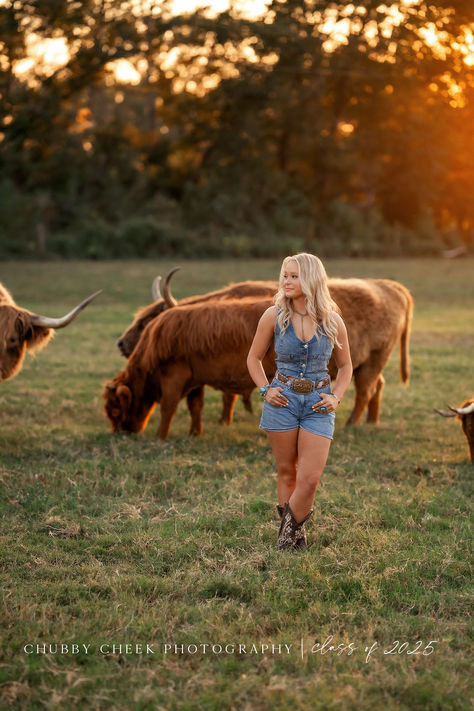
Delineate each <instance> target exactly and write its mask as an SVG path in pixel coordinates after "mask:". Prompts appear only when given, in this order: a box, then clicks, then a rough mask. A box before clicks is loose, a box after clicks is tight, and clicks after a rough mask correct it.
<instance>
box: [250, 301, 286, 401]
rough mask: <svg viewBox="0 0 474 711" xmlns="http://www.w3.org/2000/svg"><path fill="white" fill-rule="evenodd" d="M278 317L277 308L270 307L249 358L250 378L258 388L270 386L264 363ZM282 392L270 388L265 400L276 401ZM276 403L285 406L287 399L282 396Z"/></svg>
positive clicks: (260, 326)
mask: <svg viewBox="0 0 474 711" xmlns="http://www.w3.org/2000/svg"><path fill="white" fill-rule="evenodd" d="M276 316H277V310H276V306H270V308H268V309H267V310H266V311H265V313H264V314H263V315H262V317H261V319H260V321H259V322H258V326H257V330H256V332H255V336H254V339H253V342H252V345H251V346H250V350H249V354H248V356H247V368H248V371H249V373H250V377H251V378H252V380H253V382H254V383H255V385H256V386H257V387H258V388H261V387H262V386H263V385H268V379H267V376H266V374H265V371H264V369H263V365H262V361H263V359H264V358H265V354H266V352H267V350H268V347H269V345H270V342H271V340H272V338H273V332H274V330H275V322H276ZM281 390H282V388H269V389H268V390H267V393H266V396H265V399H266V400H271V399H273V400H274V399H275V397H278V393H279V392H280V391H281ZM276 402H278V404H279V405H284V404H286V398H285V397H283V396H282V397H281V398H279V399H278V401H276Z"/></svg>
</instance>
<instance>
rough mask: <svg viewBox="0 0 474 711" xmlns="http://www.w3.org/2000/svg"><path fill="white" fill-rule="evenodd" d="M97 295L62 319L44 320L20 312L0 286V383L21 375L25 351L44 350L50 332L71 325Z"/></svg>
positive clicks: (29, 313) (24, 310) (44, 317)
mask: <svg viewBox="0 0 474 711" xmlns="http://www.w3.org/2000/svg"><path fill="white" fill-rule="evenodd" d="M100 293H101V292H100V291H97V292H96V293H95V294H92V296H89V297H88V298H87V299H85V300H84V301H82V302H81V303H80V304H79V306H76V308H75V309H73V310H72V311H71V312H70V313H68V314H67V315H66V316H63V317H62V318H47V317H46V316H38V315H37V314H34V313H32V312H31V311H28V310H27V309H21V308H19V307H18V306H17V305H16V304H15V302H14V301H13V299H12V297H11V294H10V293H9V292H8V291H7V289H6V288H5V287H4V286H2V284H0V381H1V380H7V378H13V376H14V375H16V374H17V373H18V372H19V371H20V368H21V366H22V363H23V359H24V357H25V353H26V351H27V350H28V351H33V350H35V349H36V348H43V346H45V345H46V344H47V343H48V341H49V339H50V338H51V336H52V334H53V329H57V328H64V327H65V326H67V325H68V324H69V323H71V321H72V320H73V319H74V318H76V316H77V314H78V313H79V312H80V311H82V309H84V308H85V307H86V306H87V304H89V303H90V302H91V301H92V299H95V297H96V296H98V295H99V294H100Z"/></svg>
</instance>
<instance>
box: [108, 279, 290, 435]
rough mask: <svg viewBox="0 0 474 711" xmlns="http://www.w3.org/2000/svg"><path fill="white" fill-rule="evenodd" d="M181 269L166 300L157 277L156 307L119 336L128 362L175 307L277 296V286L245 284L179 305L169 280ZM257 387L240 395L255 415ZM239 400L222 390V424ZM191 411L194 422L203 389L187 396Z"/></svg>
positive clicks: (166, 286)
mask: <svg viewBox="0 0 474 711" xmlns="http://www.w3.org/2000/svg"><path fill="white" fill-rule="evenodd" d="M179 269H180V267H175V268H174V269H172V270H171V271H170V272H169V273H168V275H167V276H166V278H165V280H164V283H163V296H162V295H161V290H160V284H161V277H156V279H155V280H154V282H153V285H152V294H153V298H154V299H155V301H154V303H153V304H150V305H149V306H145V307H144V308H143V309H140V311H138V313H137V314H136V315H135V319H134V321H133V323H132V324H131V326H129V327H128V328H127V330H126V331H125V332H124V333H123V334H122V335H121V336H120V338H119V340H118V341H117V346H118V348H119V350H120V352H121V353H122V355H123V356H125V357H126V358H129V357H130V355H131V354H132V351H133V349H134V348H135V346H136V345H137V343H138V341H139V339H140V336H141V334H142V333H143V330H144V329H145V327H146V326H147V325H148V324H149V323H150V322H151V321H153V320H154V319H155V318H156V317H157V316H159V315H160V314H162V313H163V311H165V310H167V309H170V308H173V307H175V306H178V305H179V306H184V305H186V304H198V303H204V302H206V301H220V300H229V299H242V298H245V297H247V296H253V297H255V298H258V297H262V298H263V297H268V296H273V295H274V294H275V293H276V290H277V288H278V285H277V284H276V282H273V281H259V282H255V281H244V282H240V283H238V284H229V286H226V287H224V288H223V289H219V290H217V291H211V292H209V293H207V294H200V295H198V296H190V297H188V298H187V299H182V300H181V301H180V302H178V301H176V299H175V298H174V296H173V295H172V293H171V288H170V285H169V284H170V280H171V277H172V276H173V274H175V272H177V271H178V270H179ZM253 389H254V386H253V385H252V386H251V387H250V388H249V389H248V390H245V391H243V392H242V393H241V395H242V400H243V403H244V407H245V409H246V410H247V411H248V412H252V403H251V400H250V396H251V394H252V390H253ZM236 399H237V394H236V393H233V392H231V391H230V390H229V389H225V388H223V393H222V412H221V416H220V418H219V422H220V423H221V424H230V423H231V422H232V417H233V412H234V405H235V401H236ZM187 401H188V409H189V412H190V414H191V421H192V422H193V421H194V420H193V415H192V412H193V411H194V409H195V403H196V402H197V401H202V402H204V390H203V389H202V388H201V392H196V393H194V392H190V393H188V395H187ZM200 431H201V430H200V427H199V429H198V430H196V431H194V429H193V426H191V433H190V434H199V433H200Z"/></svg>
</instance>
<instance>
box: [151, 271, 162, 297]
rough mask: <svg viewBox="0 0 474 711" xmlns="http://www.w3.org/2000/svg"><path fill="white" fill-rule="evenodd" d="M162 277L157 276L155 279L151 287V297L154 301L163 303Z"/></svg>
mask: <svg viewBox="0 0 474 711" xmlns="http://www.w3.org/2000/svg"><path fill="white" fill-rule="evenodd" d="M160 284H161V277H160V276H157V277H155V278H154V279H153V284H152V285H151V295H152V296H153V300H154V301H161V300H162V298H163V297H162V296H161V291H160Z"/></svg>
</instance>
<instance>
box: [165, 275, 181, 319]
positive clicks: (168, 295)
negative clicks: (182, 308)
mask: <svg viewBox="0 0 474 711" xmlns="http://www.w3.org/2000/svg"><path fill="white" fill-rule="evenodd" d="M178 269H181V267H175V268H174V269H172V270H171V271H170V272H169V273H168V274H167V276H166V278H165V283H164V284H163V298H164V300H165V301H166V303H167V304H168V307H169V308H170V309H171V308H172V307H173V306H177V305H178V302H177V301H176V299H175V298H174V296H173V294H172V293H171V289H170V287H169V283H170V281H171V277H172V276H173V274H174V273H175V272H177V271H178Z"/></svg>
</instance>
